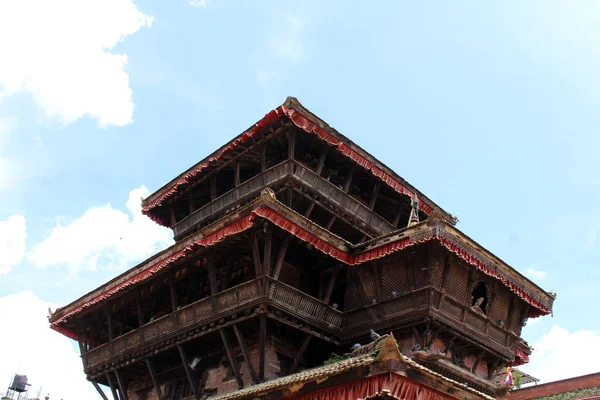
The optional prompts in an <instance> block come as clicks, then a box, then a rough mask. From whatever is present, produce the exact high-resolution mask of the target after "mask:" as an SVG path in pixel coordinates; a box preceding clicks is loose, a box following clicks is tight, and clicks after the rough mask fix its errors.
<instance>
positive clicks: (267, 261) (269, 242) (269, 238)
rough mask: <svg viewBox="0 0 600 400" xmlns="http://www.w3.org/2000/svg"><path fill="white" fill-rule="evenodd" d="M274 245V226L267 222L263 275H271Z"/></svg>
mask: <svg viewBox="0 0 600 400" xmlns="http://www.w3.org/2000/svg"><path fill="white" fill-rule="evenodd" d="M272 246H273V226H272V225H271V224H267V231H266V232H265V248H264V251H263V265H262V271H263V273H262V274H263V275H269V274H270V273H271V248H272Z"/></svg>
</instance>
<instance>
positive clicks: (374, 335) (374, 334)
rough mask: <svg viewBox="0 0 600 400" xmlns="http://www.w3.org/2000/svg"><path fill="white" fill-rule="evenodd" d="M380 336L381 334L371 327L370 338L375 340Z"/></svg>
mask: <svg viewBox="0 0 600 400" xmlns="http://www.w3.org/2000/svg"><path fill="white" fill-rule="evenodd" d="M380 337H381V335H380V334H379V333H377V332H375V331H374V330H373V329H371V340H377V339H379V338H380Z"/></svg>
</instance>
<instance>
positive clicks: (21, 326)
mask: <svg viewBox="0 0 600 400" xmlns="http://www.w3.org/2000/svg"><path fill="white" fill-rule="evenodd" d="M48 307H52V309H56V306H55V305H54V304H51V303H47V302H45V301H42V300H40V299H39V298H38V297H37V296H36V295H35V294H33V293H31V292H21V293H19V294H13V295H8V296H5V297H1V298H0V315H2V318H3V319H4V321H13V323H9V324H8V325H7V326H5V328H4V329H2V342H1V343H0V353H1V354H2V362H1V363H0V376H1V377H2V379H3V384H6V383H8V380H9V378H10V377H12V375H13V374H14V373H17V372H18V373H19V374H23V375H27V378H28V380H29V383H30V384H31V385H32V386H31V389H30V392H29V393H30V394H32V393H36V394H37V392H38V390H39V388H40V386H43V392H42V398H43V396H45V395H46V394H47V393H50V398H52V399H64V400H78V399H95V398H98V397H99V396H98V393H97V392H96V390H95V389H94V387H93V386H92V384H91V383H89V382H87V380H86V378H85V375H84V373H83V366H82V364H81V359H80V358H79V354H78V353H77V352H76V351H75V349H74V348H73V346H72V343H73V342H72V341H71V340H70V339H67V338H66V337H64V336H62V335H60V334H59V333H57V332H54V331H52V330H50V328H49V327H48V320H47V319H46V316H47V315H48V311H47V310H48ZM5 389H6V386H4V387H3V389H2V391H3V390H5ZM30 397H31V396H30Z"/></svg>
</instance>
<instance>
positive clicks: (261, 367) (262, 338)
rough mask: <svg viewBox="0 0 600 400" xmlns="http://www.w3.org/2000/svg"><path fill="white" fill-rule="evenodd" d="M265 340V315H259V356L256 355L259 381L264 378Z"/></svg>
mask: <svg viewBox="0 0 600 400" xmlns="http://www.w3.org/2000/svg"><path fill="white" fill-rule="evenodd" d="M266 342H267V317H266V315H261V316H260V334H259V350H258V351H259V356H258V360H259V361H258V363H259V367H258V379H259V381H261V382H262V381H264V380H265V344H266Z"/></svg>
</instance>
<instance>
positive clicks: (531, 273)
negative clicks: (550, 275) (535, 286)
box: [525, 268, 546, 280]
mask: <svg viewBox="0 0 600 400" xmlns="http://www.w3.org/2000/svg"><path fill="white" fill-rule="evenodd" d="M525 275H527V277H528V278H531V279H540V280H541V279H545V278H546V272H545V271H540V270H537V269H533V268H528V269H527V270H526V271H525Z"/></svg>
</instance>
